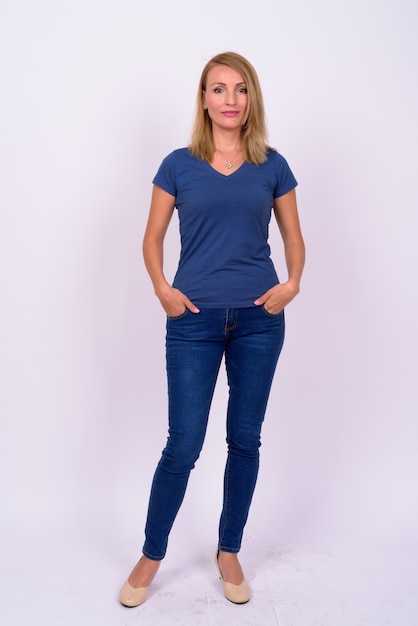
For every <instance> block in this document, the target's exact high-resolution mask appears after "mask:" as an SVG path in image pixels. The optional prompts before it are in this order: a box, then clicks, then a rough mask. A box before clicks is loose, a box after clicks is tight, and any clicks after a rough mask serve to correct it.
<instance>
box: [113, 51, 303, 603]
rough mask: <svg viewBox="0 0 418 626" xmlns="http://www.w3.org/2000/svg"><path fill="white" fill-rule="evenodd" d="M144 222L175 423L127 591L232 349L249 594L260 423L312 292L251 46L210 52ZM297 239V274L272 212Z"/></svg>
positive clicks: (154, 553)
mask: <svg viewBox="0 0 418 626" xmlns="http://www.w3.org/2000/svg"><path fill="white" fill-rule="evenodd" d="M153 184H154V187H153V193H152V200H151V208H150V214H149V219H148V224H147V228H146V232H145V236H144V242H143V252H144V259H145V265H146V268H147V270H148V273H149V275H150V277H151V280H152V283H153V285H154V290H155V293H156V295H157V297H158V298H159V300H160V302H161V305H162V307H163V309H164V310H165V312H166V314H167V336H166V350H167V377H168V392H169V437H168V440H167V445H166V447H165V449H164V451H163V453H162V457H161V460H160V462H159V464H158V466H157V469H156V472H155V475H154V479H153V484H152V489H151V495H150V501H149V508H148V516H147V522H146V528H145V544H144V547H143V555H142V557H141V559H140V560H139V562H138V563H137V565H136V566H135V567H134V569H133V571H132V572H131V574H130V576H129V578H128V580H127V581H126V583H125V584H124V585H123V587H122V589H121V591H120V596H119V599H120V601H121V603H122V604H124V605H125V606H138V605H139V604H141V603H142V602H143V601H144V600H145V597H146V593H147V590H148V587H149V585H150V584H151V582H152V580H153V578H154V576H155V574H156V573H157V570H158V566H159V564H160V562H161V560H162V559H163V558H164V556H165V553H166V549H167V541H168V536H169V533H170V530H171V527H172V524H173V522H174V519H175V517H176V515H177V512H178V510H179V507H180V505H181V502H182V500H183V496H184V493H185V490H186V486H187V481H188V478H189V474H190V471H191V469H192V468H193V467H194V464H195V462H196V461H197V459H198V457H199V454H200V451H201V448H202V445H203V441H204V437H205V431H206V426H207V420H208V414H209V409H210V405H211V401H212V395H213V392H214V387H215V383H216V379H217V375H218V371H219V367H220V364H221V360H222V357H223V356H225V364H226V370H227V378H228V385H229V401H228V409H227V444H228V456H227V462H226V468H225V479H224V500H223V510H222V513H221V517H220V523H219V540H218V550H217V553H216V564H217V567H218V569H219V575H220V578H221V580H222V582H223V590H224V595H225V597H226V598H227V599H228V600H230V601H232V602H235V603H238V604H241V603H244V602H247V601H248V600H249V599H250V594H251V592H250V588H249V585H248V583H247V581H246V580H245V577H244V574H243V572H242V569H241V566H240V563H239V561H238V556H237V555H238V552H239V550H240V547H241V540H242V535H243V530H244V526H245V523H246V520H247V516H248V511H249V507H250V503H251V499H252V495H253V492H254V487H255V484H256V479H257V473H258V465H259V446H260V433H261V426H262V422H263V419H264V414H265V410H266V406H267V400H268V396H269V393H270V387H271V383H272V379H273V375H274V371H275V368H276V364H277V360H278V357H279V354H280V351H281V348H282V345H283V339H284V313H283V311H284V308H285V306H286V305H287V304H288V303H289V302H290V301H291V300H292V299H293V298H294V297H295V296H296V295H297V293H298V292H299V284H300V279H301V275H302V270H303V265H304V243H303V238H302V235H301V231H300V226H299V218H298V213H297V207H296V197H295V187H296V185H297V182H296V180H295V178H294V176H293V174H292V172H291V171H290V169H289V166H288V165H287V163H286V161H285V159H284V158H283V157H282V156H281V155H280V154H278V153H277V152H276V151H275V150H274V149H272V148H270V147H269V146H268V145H267V143H266V126H265V116H264V107H263V101H262V95H261V90H260V86H259V82H258V78H257V75H256V72H255V70H254V68H253V67H252V65H251V64H250V63H249V62H248V61H247V60H246V59H245V58H243V57H242V56H240V55H238V54H236V53H233V52H226V53H223V54H219V55H217V56H215V57H214V58H213V59H211V60H210V61H209V62H208V63H207V65H206V66H205V68H204V70H203V72H202V76H201V80H200V84H199V89H198V97H197V112H196V119H195V124H194V130H193V135H192V140H191V144H190V146H189V147H188V148H182V149H179V150H175V151H174V152H172V153H171V154H170V155H168V156H167V157H166V158H165V159H164V161H163V162H162V164H161V166H160V168H159V170H158V172H157V174H156V176H155V178H154V180H153ZM174 208H177V210H178V215H179V220H180V233H181V254H180V262H179V266H178V270H177V273H176V276H175V278H174V282H173V285H170V284H169V283H168V281H167V280H166V278H165V276H164V273H163V242H164V237H165V234H166V231H167V228H168V225H169V223H170V220H171V217H172V215H173V212H174ZM272 210H273V211H274V215H275V218H276V221H277V224H278V226H279V229H280V232H281V236H282V239H283V243H284V249H285V257H286V264H287V269H288V279H287V281H286V282H283V283H282V284H279V280H278V277H277V274H276V272H275V269H274V266H273V263H272V261H271V259H270V248H269V245H268V243H267V238H268V227H269V221H270V218H271V212H272Z"/></svg>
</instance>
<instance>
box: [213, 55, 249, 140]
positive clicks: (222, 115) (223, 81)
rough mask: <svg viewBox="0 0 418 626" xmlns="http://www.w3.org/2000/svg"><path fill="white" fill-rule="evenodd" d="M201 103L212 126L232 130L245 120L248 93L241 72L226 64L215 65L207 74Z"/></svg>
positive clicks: (241, 124)
mask: <svg viewBox="0 0 418 626" xmlns="http://www.w3.org/2000/svg"><path fill="white" fill-rule="evenodd" d="M203 104H204V106H206V107H207V110H208V114H209V117H210V119H211V120H212V127H214V126H217V127H219V128H222V129H225V130H226V129H229V130H232V129H234V128H240V127H241V126H243V125H244V123H245V121H246V119H247V118H246V113H247V105H248V94H247V85H246V84H245V82H244V79H243V77H242V76H241V74H239V73H238V72H236V71H235V70H233V69H232V67H229V66H227V65H216V66H215V67H213V68H212V69H211V70H210V71H209V73H208V76H207V81H206V90H205V91H204V92H203Z"/></svg>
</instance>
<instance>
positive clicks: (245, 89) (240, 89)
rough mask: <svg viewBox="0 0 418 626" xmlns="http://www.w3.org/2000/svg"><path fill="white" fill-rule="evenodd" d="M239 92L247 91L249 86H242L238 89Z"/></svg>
mask: <svg viewBox="0 0 418 626" xmlns="http://www.w3.org/2000/svg"><path fill="white" fill-rule="evenodd" d="M238 92H239V93H247V88H246V87H240V88H239V89H238Z"/></svg>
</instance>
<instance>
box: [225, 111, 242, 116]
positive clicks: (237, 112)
mask: <svg viewBox="0 0 418 626" xmlns="http://www.w3.org/2000/svg"><path fill="white" fill-rule="evenodd" d="M222 115H225V117H236V116H237V115H239V111H222Z"/></svg>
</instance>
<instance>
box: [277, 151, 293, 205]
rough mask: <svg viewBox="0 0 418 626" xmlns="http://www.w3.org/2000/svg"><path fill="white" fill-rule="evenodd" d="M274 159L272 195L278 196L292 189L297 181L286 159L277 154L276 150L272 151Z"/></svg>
mask: <svg viewBox="0 0 418 626" xmlns="http://www.w3.org/2000/svg"><path fill="white" fill-rule="evenodd" d="M273 154H274V159H275V161H276V162H275V172H276V186H275V189H274V197H275V198H280V196H284V194H285V193H288V192H289V191H291V190H292V189H294V188H295V187H296V186H297V184H298V182H297V180H296V178H295V177H294V175H293V172H292V170H291V169H290V167H289V165H288V163H287V161H286V159H285V158H284V157H283V156H282V155H281V154H279V153H278V152H274V153H273Z"/></svg>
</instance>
